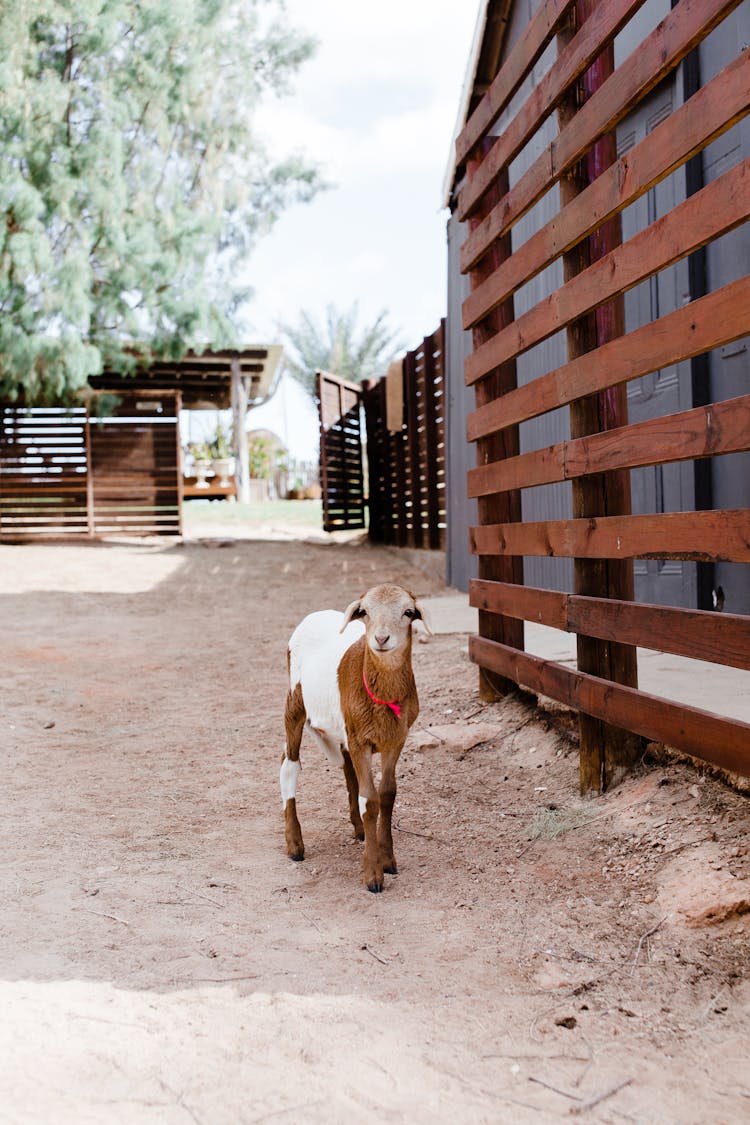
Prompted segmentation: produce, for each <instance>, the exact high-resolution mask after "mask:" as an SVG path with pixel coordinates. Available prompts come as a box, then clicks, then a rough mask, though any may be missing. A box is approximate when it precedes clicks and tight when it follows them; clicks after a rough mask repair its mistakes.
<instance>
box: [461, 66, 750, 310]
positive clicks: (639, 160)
mask: <svg viewBox="0 0 750 1125" xmlns="http://www.w3.org/2000/svg"><path fill="white" fill-rule="evenodd" d="M749 107H750V48H746V49H745V50H744V51H743V53H742V54H741V55H740V56H739V58H736V59H734V60H733V61H732V62H731V63H730V64H729V66H728V67H727V68H726V69H725V70H722V71H720V72H719V74H717V75H716V77H715V78H713V79H712V80H711V82H709V83H708V84H707V85H706V86H704V87H702V88H701V89H700V90H699V91H698V92H697V93H696V94H694V95H693V97H692V98H690V100H689V101H688V102H686V103H685V104H684V105H682V106H681V107H680V108H679V109H677V110H676V111H675V112H674V113H672V114H670V116H669V117H667V118H666V119H665V120H664V121H662V122H661V124H659V125H657V127H656V128H655V129H654V130H653V131H652V132H651V133H649V134H647V136H646V137H645V138H644V139H643V140H642V141H641V142H640V143H639V144H638V145H636V146H635V147H634V148H632V149H631V150H630V151H629V152H627V153H625V155H624V156H622V157H621V158H620V159H619V160H618V161H617V163H616V164H614V165H612V167H611V168H608V169H607V170H606V171H605V172H604V173H602V175H601V176H599V178H598V179H596V180H595V181H594V182H593V183H592V184H589V186H588V187H587V188H586V189H585V190H584V191H582V192H581V193H580V194H579V195H577V196H576V197H575V199H574V200H573V201H572V202H571V203H569V204H568V206H567V207H564V208H563V209H562V210H561V211H559V212H558V213H557V214H556V215H555V216H554V218H553V219H551V220H550V222H549V223H547V224H546V226H544V227H542V228H541V230H539V231H537V232H536V233H535V234H534V235H532V237H531V238H530V239H529V240H528V241H527V242H525V243H524V244H523V245H522V246H521V247H520V248H519V249H518V250H517V251H516V253H515V254H514V255H513V257H512V258H510V259H508V261H506V262H504V263H503V265H502V266H501V267H500V269H498V270H497V271H496V272H495V273H494V274H492V275H491V276H490V277H489V278H488V279H487V280H486V281H485V282H484V283H483V284H482V285H481V286H479V287H478V288H477V289H476V290H475V291H474V292H473V293H471V294H470V296H469V297H468V298H467V299H466V300H465V301H464V304H463V325H464V328H470V327H471V325H472V324H475V323H476V321H477V320H479V319H480V318H481V317H482V316H484V315H485V314H486V313H487V312H488V311H489V310H490V309H491V308H493V306H494V305H496V304H499V303H500V302H501V301H504V300H505V299H506V297H508V296H510V294H511V293H513V292H514V291H515V290H516V289H517V288H518V287H519V286H520V285H523V284H525V283H526V282H527V281H529V280H530V279H531V278H532V277H535V276H536V275H537V274H538V273H539V272H540V271H541V270H543V269H544V268H546V267H547V266H548V265H550V263H551V262H553V261H554V260H555V259H556V258H557V257H559V255H560V254H562V253H564V252H565V251H567V250H569V249H570V248H571V247H572V246H574V245H575V244H576V243H577V242H579V241H580V240H581V239H582V238H584V237H586V235H588V234H590V233H591V232H592V231H594V230H596V228H597V227H599V226H600V225H601V224H602V223H603V222H606V220H607V219H609V218H611V217H612V215H614V214H615V213H617V212H618V211H622V209H623V208H624V207H626V206H627V205H629V204H630V203H633V202H634V201H635V200H637V199H640V198H641V196H642V195H644V194H645V192H646V191H648V190H649V189H650V188H652V187H654V186H655V185H656V184H657V183H659V182H660V181H661V180H663V179H664V178H665V177H666V176H668V175H669V174H670V173H671V172H673V171H674V170H675V168H677V167H679V166H680V165H682V164H684V163H685V162H686V161H687V160H689V159H690V158H691V157H692V156H694V155H695V154H696V153H698V152H700V151H701V150H702V149H703V148H704V147H705V146H706V145H707V144H709V143H710V142H711V141H714V140H716V138H717V137H719V136H721V135H722V134H723V133H725V132H726V131H727V130H728V129H729V128H730V127H731V126H732V125H734V124H735V123H736V122H737V121H739V120H740V119H741V118H742V117H744V116H745V114H746V113H747V111H748V108H749ZM493 214H494V213H493ZM489 218H490V219H491V218H492V216H490V217H489ZM494 236H495V233H494V230H493V224H492V222H490V221H488V222H487V224H486V225H485V224H482V226H481V227H479V228H477V230H476V231H475V232H473V233H472V234H470V235H469V237H468V238H467V239H466V241H465V242H464V244H463V246H462V247H461V268H462V270H463V271H466V270H468V269H471V267H472V266H474V265H475V264H476V262H477V261H479V259H480V258H481V257H482V255H483V254H484V253H486V251H487V248H488V246H489V244H490V242H491V240H492V239H493V238H494Z"/></svg>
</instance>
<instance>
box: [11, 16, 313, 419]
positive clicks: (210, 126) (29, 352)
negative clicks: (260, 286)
mask: <svg viewBox="0 0 750 1125" xmlns="http://www.w3.org/2000/svg"><path fill="white" fill-rule="evenodd" d="M274 7H275V0H181V2H180V3H175V2H174V0H3V3H2V5H1V6H0V220H1V221H2V228H1V229H0V397H6V398H7V397H11V398H14V397H16V395H17V394H19V393H24V394H25V396H26V398H27V399H28V400H30V401H33V400H35V399H40V398H42V399H43V398H45V397H46V398H52V397H54V398H57V397H64V396H65V395H67V394H69V393H70V392H73V391H75V390H76V389H77V388H80V387H81V386H83V385H84V383H85V381H86V379H87V377H88V376H89V375H90V374H94V373H98V372H99V371H101V370H102V368H103V366H108V367H111V368H114V369H119V370H127V369H129V368H132V367H133V366H134V365H135V362H136V359H137V358H138V357H139V356H140V357H143V356H144V354H145V355H146V356H148V355H168V356H171V357H176V356H179V355H180V354H182V352H183V351H184V350H185V349H186V348H187V347H198V348H201V347H205V346H208V345H213V346H227V345H229V344H231V343H233V342H234V333H233V328H232V324H233V317H234V314H235V312H236V310H237V307H238V305H239V304H240V303H241V302H242V301H243V300H244V299H245V298H246V297H247V295H248V294H247V293H246V292H245V291H243V290H242V289H241V288H240V287H239V286H238V283H237V280H236V278H237V274H238V269H237V266H238V263H239V262H241V261H242V260H243V259H244V258H246V256H247V254H248V252H249V250H250V249H251V247H252V246H253V244H254V242H255V240H256V238H257V237H258V236H259V235H261V234H262V233H263V232H264V231H265V230H267V229H268V227H269V226H270V225H271V224H272V223H273V221H274V220H275V218H276V217H277V215H278V214H279V213H280V212H281V211H282V210H283V208H284V207H286V206H287V205H288V204H289V203H291V202H292V201H294V200H306V199H309V198H310V197H311V196H312V195H313V194H314V193H315V191H316V190H318V188H319V187H320V186H321V181H320V179H319V176H318V172H317V170H316V169H315V168H314V167H313V166H312V165H310V164H309V163H307V162H306V161H305V160H304V159H303V158H301V157H299V156H294V155H291V156H289V158H288V159H285V160H283V161H281V162H277V163H272V162H271V160H270V159H269V158H268V156H267V154H266V153H265V151H264V149H263V146H262V144H261V143H260V141H259V139H258V137H257V136H256V134H255V131H254V127H253V115H254V111H255V109H256V108H257V106H258V104H259V102H260V100H261V99H262V98H263V97H264V96H267V95H268V94H269V93H279V92H283V91H284V90H285V89H286V88H287V85H288V83H289V81H290V78H291V76H292V75H293V74H294V73H295V71H296V70H297V68H298V67H299V66H300V65H301V63H302V62H303V61H304V60H305V59H306V58H307V57H308V56H309V54H310V53H311V50H312V43H311V41H310V40H309V39H307V38H305V37H303V36H301V35H299V34H298V33H296V32H294V31H293V30H291V29H290V28H289V27H288V26H287V25H286V24H285V23H284V22H283V21H282V20H281V19H280V18H279V17H278V16H277V15H276V14H275V12H274Z"/></svg>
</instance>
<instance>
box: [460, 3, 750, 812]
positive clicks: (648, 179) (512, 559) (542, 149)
mask: <svg viewBox="0 0 750 1125" xmlns="http://www.w3.org/2000/svg"><path fill="white" fill-rule="evenodd" d="M641 3H642V0H607V2H606V3H605V2H600V3H597V2H596V0H577V2H575V0H542V2H540V3H539V4H538V5H537V6H536V10H535V11H534V14H533V15H532V17H531V20H530V22H529V23H528V25H527V27H526V29H525V32H524V33H523V34H522V35H521V36H520V37H518V38H516V39H515V41H514V45H513V46H512V48H511V49H510V50H509V51H508V53H507V56H506V57H505V61H504V63H503V65H502V67H501V69H500V70H499V72H498V74H497V76H496V78H495V79H494V81H493V82H492V83H491V85H490V87H489V89H488V90H487V92H486V93H485V94H484V96H483V97H482V99H481V100H480V101H479V104H478V105H477V106H476V108H475V109H474V111H473V113H472V114H471V116H470V117H469V119H468V121H467V123H466V126H465V127H464V129H463V131H462V133H461V135H460V136H459V138H458V140H457V145H456V149H457V160H458V163H459V165H463V166H465V168H466V171H467V178H466V183H465V185H464V187H463V188H462V190H461V192H460V195H459V202H458V214H459V217H460V218H461V219H462V220H465V221H466V222H467V224H468V230H469V233H468V237H467V238H466V241H465V242H464V244H463V247H462V250H461V263H462V270H463V272H464V273H468V275H469V278H470V283H471V293H470V295H469V297H468V298H467V299H466V301H465V302H464V306H463V320H464V327H465V328H467V329H471V330H472V332H473V344H474V346H473V351H472V354H471V355H470V356H469V357H468V359H467V361H466V382H467V384H468V385H470V386H473V387H474V388H475V392H476V404H475V405H476V408H475V410H474V412H473V413H472V414H471V416H470V418H469V424H468V433H469V438H470V440H471V441H473V442H475V443H476V448H477V467H476V468H475V469H473V470H471V471H470V473H469V477H468V491H469V496H470V497H475V498H476V499H477V501H478V526H476V527H475V528H474V529H473V530H472V549H473V551H474V553H475V554H476V555H477V556H478V558H479V579H478V580H477V581H475V582H474V583H472V587H471V601H472V604H473V605H474V606H476V607H477V608H478V609H479V610H480V615H479V622H480V624H479V634H480V635H479V637H476V638H474V639H473V640H472V642H471V648H470V651H471V656H472V659H473V660H474V661H475V662H476V663H477V664H479V666H480V668H481V669H482V685H483V691H484V693H485V694H486V695H487V696H489V697H491V696H492V695H493V694H496V693H500V694H502V693H503V692H505V691H507V690H509V689H511V688H512V687H514V686H515V685H516V684H518V683H522V684H525V685H526V686H528V687H530V688H532V689H533V690H536V691H538V692H541V693H543V694H545V695H549V696H551V697H553V698H555V699H558V700H561V701H563V702H565V703H567V704H569V705H571V706H573V707H575V708H577V709H578V710H579V711H580V712H581V713H582V717H581V789H582V791H583V792H584V793H586V792H595V791H598V790H600V789H602V788H604V787H606V786H607V785H608V784H611V783H612V782H614V781H616V780H617V779H618V777H619V776H621V775H622V772H623V771H624V770H625V769H626V768H627V766H628V765H629V764H630V763H631V762H632V760H633V757H634V755H635V753H636V752H637V749H638V747H637V740H636V738H635V737H634V736H636V735H638V736H644V737H646V738H650V739H655V740H658V741H660V742H664V743H666V744H668V745H671V746H674V747H676V748H678V749H682V750H685V751H687V752H689V753H691V754H694V755H696V756H697V757H700V758H703V759H705V760H707V761H709V762H712V763H715V764H717V765H719V766H723V767H725V768H728V769H731V770H735V771H737V772H740V773H744V774H746V775H747V774H750V724H748V723H742V722H737V721H731V720H729V719H726V718H723V717H721V716H717V715H713V714H709V713H707V712H703V711H699V710H697V709H696V708H691V707H686V706H681V705H677V704H674V703H670V702H668V701H666V700H663V699H657V698H655V697H652V696H650V695H647V694H645V693H643V692H639V691H638V690H637V667H636V647H635V646H637V645H641V646H643V647H645V648H652V649H658V650H660V651H663V652H671V653H678V654H681V655H685V656H690V657H695V658H697V659H702V660H710V661H714V662H716V663H719V664H726V665H730V666H732V667H739V668H744V669H748V668H750V618H748V617H746V616H742V615H739V614H728V613H727V614H717V613H710V612H706V611H695V610H680V609H675V608H665V607H661V606H657V605H654V604H649V605H635V604H633V601H632V599H633V560H634V559H656V558H659V559H684V560H703V561H711V562H713V561H718V560H726V561H728V562H732V563H747V562H749V561H750V511H748V510H747V509H741V510H733V511H715V510H703V511H672V512H669V511H665V512H660V511H657V512H655V513H652V514H645V513H644V514H638V515H632V514H631V507H630V476H629V474H630V471H631V470H633V469H636V468H641V467H644V466H655V465H667V464H677V463H680V462H686V461H691V460H694V459H702V458H711V457H715V456H718V455H721V454H731V453H736V452H738V451H744V450H748V449H750V394H740V395H739V396H738V397H735V398H732V399H730V400H728V401H723V402H714V403H706V402H705V401H702V402H700V401H696V400H695V398H694V399H693V402H692V405H691V408H690V409H685V410H681V411H679V412H677V413H672V414H667V415H666V416H663V417H658V418H651V419H647V420H640V419H639V420H636V421H634V422H633V423H631V424H628V417H627V399H626V388H627V385H628V384H629V383H630V382H632V381H633V380H636V379H638V378H640V377H643V376H646V375H648V374H649V373H653V372H655V371H658V370H659V369H663V368H666V367H667V366H668V365H670V364H671V365H677V364H680V363H683V362H684V361H686V360H690V359H692V358H693V357H697V356H701V355H705V354H707V353H709V352H710V351H711V350H712V349H717V348H721V347H722V346H725V345H727V344H729V343H731V342H732V341H736V340H738V339H740V338H741V337H742V336H744V335H745V334H746V333H748V332H750V277H749V276H744V277H739V278H737V279H735V280H731V281H729V282H728V283H727V284H724V285H723V286H722V287H721V288H718V289H716V290H715V291H714V292H707V293H705V295H702V296H697V295H696V293H690V294H689V297H692V298H694V299H692V300H690V301H689V303H687V304H683V305H681V306H680V307H676V308H671V309H667V310H665V309H663V308H662V309H661V310H659V311H658V312H657V314H656V315H657V316H658V319H655V320H651V321H649V322H648V323H644V324H641V325H640V326H638V327H637V328H635V329H634V330H632V331H630V332H628V333H627V334H625V326H624V318H623V296H624V294H625V293H626V292H628V291H630V290H632V289H633V288H634V287H635V286H637V285H639V284H641V283H644V282H649V280H650V279H655V278H657V276H658V275H659V273H660V272H661V271H664V270H665V269H667V268H668V267H670V266H672V265H673V264H674V263H675V262H678V261H681V260H683V259H688V258H689V256H691V255H695V254H696V253H697V252H698V251H700V250H701V249H702V248H703V247H706V246H709V245H710V244H712V243H714V242H716V241H717V240H719V239H721V238H722V237H723V236H725V235H726V234H727V233H728V232H730V231H732V230H734V229H735V228H737V227H738V226H739V225H740V224H742V223H743V222H745V221H746V220H747V219H748V217H749V216H750V157H747V156H746V157H745V159H741V158H740V157H736V158H735V162H734V163H733V165H732V166H730V167H727V168H726V169H725V170H723V171H722V174H721V175H717V176H715V177H714V178H713V179H712V180H711V181H710V182H709V183H707V184H706V185H705V186H696V185H695V183H694V182H693V185H692V188H691V189H690V190H688V191H687V192H686V193H683V198H682V199H681V201H680V200H676V201H675V203H674V205H673V206H670V207H668V208H666V209H665V210H664V211H663V212H662V213H661V214H659V215H658V216H655V217H654V218H653V221H651V222H650V223H649V225H648V226H646V227H645V229H643V230H640V231H639V232H638V233H635V234H633V235H632V237H630V238H628V239H627V241H622V231H621V214H622V212H623V211H624V210H625V209H626V208H628V207H630V206H631V205H632V204H633V203H635V202H636V201H637V200H639V199H640V198H641V197H642V196H644V195H645V194H646V193H647V192H648V191H650V190H651V189H652V188H654V186H655V185H657V184H660V183H662V182H663V181H664V180H666V178H667V177H668V176H669V175H670V174H672V173H673V172H674V170H675V169H679V168H682V167H683V166H685V165H686V164H687V162H689V161H690V160H692V159H693V158H694V157H695V156H696V154H699V153H700V152H701V151H702V150H703V149H705V148H706V146H708V145H709V144H710V143H712V142H713V141H714V140H715V139H716V138H718V137H720V136H721V135H723V134H724V133H726V132H727V130H728V129H730V128H731V127H732V126H733V125H734V124H735V122H737V121H739V120H740V119H741V118H742V117H743V116H745V115H746V114H747V113H748V109H749V108H750V49H748V48H747V47H745V49H744V50H743V49H742V38H741V36H737V35H734V36H730V37H729V38H730V40H733V43H734V56H735V57H733V58H732V59H731V61H729V63H728V65H726V66H725V67H724V69H722V70H719V71H718V73H716V74H715V76H714V77H712V78H711V80H710V81H708V82H707V83H706V84H705V85H704V86H698V87H697V88H696V87H694V88H693V89H692V90H691V89H689V88H688V87H687V86H686V100H685V103H684V104H683V105H682V106H681V107H680V108H679V109H676V110H675V111H674V112H673V113H671V114H670V115H669V116H667V117H666V118H665V119H664V120H662V121H660V122H659V123H658V124H656V125H655V127H654V128H653V129H652V130H651V131H649V132H647V133H646V135H645V136H643V137H642V139H640V140H638V142H637V143H635V144H634V145H633V146H632V147H631V148H629V150H628V151H626V152H625V153H623V154H622V155H620V156H618V153H617V148H616V138H615V129H616V126H617V125H618V123H619V122H621V121H623V120H624V119H625V117H626V116H627V115H628V114H631V113H632V112H633V111H634V110H635V109H636V107H638V106H639V105H640V104H641V102H642V101H643V99H644V98H645V97H646V96H647V95H648V94H649V93H650V92H651V91H652V90H654V89H655V88H656V87H657V85H658V84H659V83H660V82H662V81H664V80H666V79H667V78H668V76H669V75H671V74H672V73H673V72H674V71H675V69H676V68H677V67H678V66H679V65H680V64H681V63H683V61H684V60H686V59H687V58H688V57H689V56H690V53H691V52H692V51H694V50H695V48H696V47H697V45H698V44H699V43H700V42H701V41H702V40H703V39H704V38H705V37H706V36H708V35H709V34H710V32H711V31H712V30H713V29H714V28H715V27H716V26H717V25H718V24H719V23H720V22H721V21H722V20H724V19H725V18H727V17H728V16H729V14H730V13H731V12H732V11H733V9H734V8H735V7H736V6H737V0H679V2H677V3H675V4H674V6H673V8H672V10H671V12H669V14H668V15H667V16H666V17H665V18H664V19H663V20H662V22H661V23H660V24H659V25H658V26H657V27H656V28H654V30H653V31H651V32H650V33H649V34H648V35H647V36H646V37H645V39H643V40H642V41H641V42H640V43H638V45H637V46H636V47H635V49H634V50H632V51H631V53H630V54H628V55H627V56H626V57H624V58H623V59H622V61H621V62H620V63H619V65H615V52H614V40H615V37H616V36H617V35H618V34H619V33H620V32H621V30H622V29H623V27H625V25H626V24H627V23H628V21H629V20H630V19H631V17H633V16H634V14H635V13H636V12H637V11H638V9H639V8H640V7H641ZM545 52H546V53H547V54H546V55H545ZM542 56H545V57H546V58H547V59H548V61H549V65H548V66H547V69H546V70H545V71H544V73H543V74H542V75H541V76H540V74H539V73H538V72H537V73H534V68H535V66H536V64H537V63H538V62H539V60H540V59H541V58H542ZM555 113H556V115H557V122H556V126H557V127H556V130H555V136H554V139H553V140H552V141H551V143H546V141H545V140H544V133H543V126H544V125H545V123H547V124H549V120H550V118H551V115H554V114H555ZM501 118H502V128H501V129H497V135H495V129H496V125H497V123H498V121H499V120H500V119H501ZM552 122H553V125H554V117H552ZM523 153H526V160H525V168H524V167H522V165H523V163H524V162H523V161H522V162H521V164H520V165H519V156H520V155H521V154H523ZM519 167H521V170H520V171H519ZM551 190H553V191H555V192H557V191H559V209H558V210H557V211H556V213H555V214H554V216H553V217H552V218H551V219H549V220H548V221H545V222H544V223H543V225H540V226H539V227H538V229H537V230H536V231H535V233H533V235H532V236H531V237H528V238H526V239H518V238H515V239H514V238H513V237H512V232H513V228H514V226H515V225H516V224H517V223H518V222H519V220H521V219H522V218H523V217H524V216H525V215H527V214H529V213H530V212H531V211H532V209H533V208H535V207H536V206H537V204H539V203H540V201H541V200H543V199H545V197H546V199H547V200H549V199H550V198H555V196H554V195H552V196H551V197H550V196H549V195H548V194H547V193H549V192H550V191H551ZM560 260H561V261H562V271H561V276H560V278H559V281H555V283H554V285H553V289H552V291H551V292H550V294H549V296H547V297H545V298H544V299H543V300H540V301H539V302H538V303H536V304H534V305H532V306H531V307H529V308H526V309H525V311H524V312H523V313H522V314H521V315H520V316H518V317H517V316H516V310H515V307H514V294H516V293H517V292H518V291H519V290H521V288H522V287H523V286H524V285H526V283H528V282H529V280H530V279H532V278H534V277H536V276H538V275H540V274H541V272H542V271H543V270H546V269H548V267H550V266H551V265H552V264H553V263H556V262H557V263H558V267H557V268H559V263H560ZM745 267H746V263H745ZM558 332H564V333H565V334H566V337H567V357H568V358H567V362H564V363H563V364H562V365H561V366H558V367H555V368H554V369H552V370H545V369H544V368H543V367H542V369H541V371H539V373H538V374H536V376H535V377H534V378H533V379H532V381H531V382H528V383H526V384H525V385H522V386H518V385H517V380H516V360H517V358H518V357H520V356H523V355H525V354H526V353H528V352H529V351H530V349H532V348H534V347H536V346H537V345H539V344H541V343H542V342H543V341H545V340H548V339H550V338H551V337H552V336H553V335H554V334H555V333H558ZM537 354H538V353H537ZM561 406H567V407H569V410H570V428H571V433H570V440H568V441H562V442H559V443H557V444H555V445H552V446H548V447H546V448H542V449H532V450H529V451H526V452H523V453H521V449H520V444H519V424H521V423H524V422H526V421H527V420H529V419H532V418H535V417H537V416H539V415H541V414H544V413H546V412H548V411H552V410H555V409H556V408H558V407H561ZM560 481H570V482H572V489H573V516H574V518H573V519H568V520H557V521H545V522H541V523H526V524H524V523H522V522H521V503H520V496H521V490H523V489H528V488H531V487H538V486H542V485H547V484H551V483H554V482H560ZM524 555H530V556H534V555H537V556H562V557H568V558H573V559H574V560H575V593H574V594H568V593H556V592H553V591H551V590H544V589H539V588H528V587H524V586H523V570H522V556H524ZM524 620H534V621H537V622H541V623H543V624H547V625H551V626H553V627H556V628H559V629H564V630H567V631H569V632H573V633H576V634H577V635H578V670H571V669H569V668H567V667H564V666H562V665H560V664H554V663H551V662H548V661H544V660H541V659H538V658H537V657H534V656H532V655H530V654H528V653H525V652H523V651H521V650H522V649H523V621H524Z"/></svg>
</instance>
